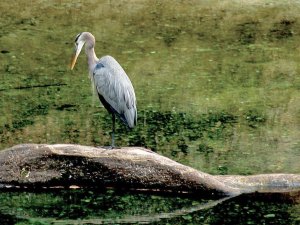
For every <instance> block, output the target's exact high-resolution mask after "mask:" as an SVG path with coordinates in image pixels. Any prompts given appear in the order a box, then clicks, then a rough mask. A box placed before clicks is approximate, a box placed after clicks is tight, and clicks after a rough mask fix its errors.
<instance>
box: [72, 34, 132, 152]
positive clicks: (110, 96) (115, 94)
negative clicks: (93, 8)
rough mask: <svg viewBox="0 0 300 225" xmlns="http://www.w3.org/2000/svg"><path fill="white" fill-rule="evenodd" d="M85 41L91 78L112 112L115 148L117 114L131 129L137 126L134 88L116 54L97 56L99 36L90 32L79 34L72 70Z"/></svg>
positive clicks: (99, 95) (105, 105) (102, 99)
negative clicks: (113, 55) (96, 49)
mask: <svg viewBox="0 0 300 225" xmlns="http://www.w3.org/2000/svg"><path fill="white" fill-rule="evenodd" d="M84 44H85V52H86V55H87V59H88V67H89V75H90V78H91V80H92V83H93V85H94V88H95V90H96V92H97V94H98V97H99V100H100V101H101V102H102V104H103V105H104V107H105V108H106V109H107V110H108V111H109V112H110V113H111V114H112V120H113V121H112V122H113V129H112V147H114V132H115V115H117V116H118V117H119V118H120V119H121V120H122V121H123V123H124V124H126V125H127V126H128V127H129V128H133V127H134V126H135V125H136V123H137V109H136V97H135V93H134V89H133V86H132V84H131V81H130V79H129V78H128V76H127V74H126V73H125V71H124V70H123V68H122V67H121V65H120V64H119V63H118V62H117V61H116V60H115V59H114V58H113V57H111V56H104V57H102V58H100V59H98V58H97V56H96V54H95V51H94V46H95V38H94V36H93V35H92V34H91V33H88V32H83V33H80V34H78V35H77V36H76V39H75V46H76V48H75V50H76V52H75V55H74V57H73V60H72V63H71V69H73V67H74V65H75V63H76V60H77V57H78V55H79V53H80V51H81V49H82V47H83V45H84Z"/></svg>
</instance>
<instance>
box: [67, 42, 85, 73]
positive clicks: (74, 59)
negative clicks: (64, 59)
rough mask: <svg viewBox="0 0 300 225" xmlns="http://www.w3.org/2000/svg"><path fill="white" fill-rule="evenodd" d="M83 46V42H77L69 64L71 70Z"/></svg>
mask: <svg viewBox="0 0 300 225" xmlns="http://www.w3.org/2000/svg"><path fill="white" fill-rule="evenodd" d="M83 45H84V42H79V44H78V45H77V46H76V49H75V53H74V55H73V56H72V59H71V63H70V68H71V70H72V69H73V68H74V66H75V64H76V61H77V58H78V56H79V53H80V52H81V49H82V47H83Z"/></svg>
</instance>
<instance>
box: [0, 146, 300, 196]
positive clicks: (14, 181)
mask: <svg viewBox="0 0 300 225" xmlns="http://www.w3.org/2000/svg"><path fill="white" fill-rule="evenodd" d="M74 186H75V187H82V188H117V189H127V190H140V191H157V192H172V193H191V194H196V195H198V196H233V195H238V194H241V193H252V192H264V193H268V192H270V193H271V192H291V191H292V192H294V193H295V192H297V193H300V175H297V174H262V175H252V176H238V175H226V176H220V175H219V176H213V175H210V174H207V173H204V172H201V171H198V170H195V169H193V168H191V167H188V166H185V165H182V164H180V163H177V162H175V161H173V160H171V159H169V158H166V157H164V156H161V155H159V154H157V153H155V152H152V151H150V150H148V149H145V148H141V147H124V148H119V149H106V148H101V147H97V148H96V147H90V146H82V145H73V144H55V145H47V144H22V145H17V146H14V147H12V148H8V149H5V150H2V151H0V188H17V187H18V188H66V187H74Z"/></svg>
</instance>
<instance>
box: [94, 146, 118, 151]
mask: <svg viewBox="0 0 300 225" xmlns="http://www.w3.org/2000/svg"><path fill="white" fill-rule="evenodd" d="M96 148H104V149H107V150H112V149H121V147H118V146H97V147H96Z"/></svg>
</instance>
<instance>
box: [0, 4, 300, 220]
mask: <svg viewBox="0 0 300 225" xmlns="http://www.w3.org/2000/svg"><path fill="white" fill-rule="evenodd" d="M21 2H22V4H19V3H13V2H11V1H1V3H0V6H1V8H2V9H3V10H1V15H0V24H1V26H0V65H1V66H0V81H1V82H0V96H1V100H0V114H1V115H2V116H1V117H0V149H3V148H6V147H10V146H12V145H16V144H19V143H28V142H33V143H79V144H84V145H109V143H110V136H109V132H110V124H111V122H110V117H109V115H108V114H107V112H106V110H105V109H104V108H103V107H102V106H100V104H99V103H98V101H97V100H95V99H93V97H92V93H91V87H90V81H89V79H88V76H87V66H86V59H85V56H84V55H81V56H80V57H79V59H78V65H77V67H76V68H75V70H74V71H72V72H71V71H69V69H68V68H67V65H68V63H69V57H70V56H71V53H72V50H73V39H74V36H75V35H76V34H77V33H79V32H81V31H90V32H92V33H93V34H94V35H95V37H96V52H97V55H98V57H100V56H102V55H106V54H110V55H113V56H114V57H115V58H116V59H117V60H118V61H119V62H120V64H121V65H122V66H123V67H124V69H125V70H126V71H127V73H128V75H129V77H130V79H131V80H132V83H133V85H134V87H135V91H136V95H137V103H138V113H139V116H138V117H139V119H138V126H137V128H135V129H134V130H133V131H127V130H126V129H125V128H124V127H123V125H122V124H118V126H117V127H118V128H117V129H118V132H117V133H118V134H117V137H116V138H117V144H119V145H122V146H127V145H143V146H146V147H148V148H151V149H153V150H155V151H157V152H159V153H161V154H163V155H165V156H168V157H171V158H173V159H174V160H176V161H179V162H182V163H184V164H187V165H190V166H192V167H194V168H197V169H200V170H202V171H205V172H209V173H214V174H254V173H274V172H278V173H279V172H280V173H281V172H285V173H299V172H300V171H299V160H300V142H299V136H300V129H299V127H300V126H299V125H300V118H299V115H300V113H299V106H300V97H299V87H300V76H299V75H298V74H299V66H298V65H299V63H298V62H299V61H300V54H299V47H298V45H299V42H300V40H299V39H300V38H299V37H300V36H299V32H298V30H299V23H300V22H299V21H300V20H299V19H300V18H299V17H300V16H299V13H298V12H299V7H300V6H299V4H298V3H297V2H296V1H295V2H293V1H280V2H277V1H272V0H270V1H267V2H258V1H243V4H244V5H243V4H235V2H236V1H223V2H220V1H214V0H212V1H206V0H205V1H195V2H194V1H187V2H185V3H181V2H174V1H171V0H170V1H168V0H167V1H155V2H153V1H134V2H132V1H104V0H103V1H97V2H94V1H84V2H83V1H79V0H78V1H72V2H69V1H53V2H46V1H43V0H35V1H30V2H28V1H21ZM260 4H261V5H260ZM20 7H21V9H20ZM278 12H280V13H278ZM271 214H272V213H271ZM270 217H271V216H270Z"/></svg>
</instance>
